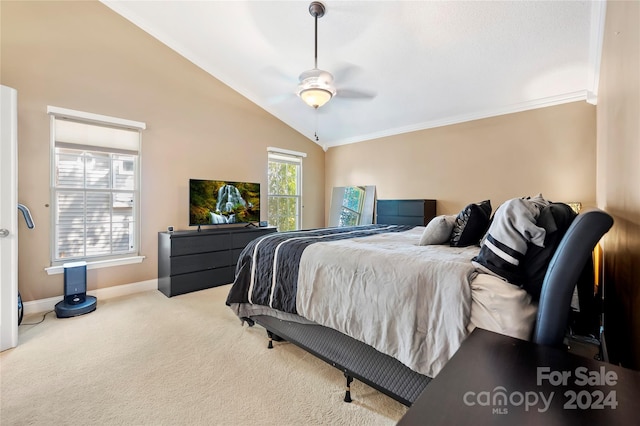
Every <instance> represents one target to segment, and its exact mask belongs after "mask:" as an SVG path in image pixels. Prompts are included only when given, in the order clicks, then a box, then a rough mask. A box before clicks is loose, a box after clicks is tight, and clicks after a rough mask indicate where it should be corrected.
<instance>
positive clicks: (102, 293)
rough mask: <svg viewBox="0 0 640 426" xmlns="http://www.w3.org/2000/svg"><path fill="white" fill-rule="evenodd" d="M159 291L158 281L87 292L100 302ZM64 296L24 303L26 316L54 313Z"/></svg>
mask: <svg viewBox="0 0 640 426" xmlns="http://www.w3.org/2000/svg"><path fill="white" fill-rule="evenodd" d="M157 289H158V280H157V279H153V280H147V281H140V282H137V283H131V284H123V285H116V286H113V287H106V288H99V289H97V290H90V291H88V292H87V294H88V295H91V296H95V297H96V298H97V299H98V300H100V299H111V298H113V297H120V296H126V295H128V294H134V293H140V292H142V291H148V290H157ZM62 299H63V296H62V295H60V296H58V297H49V298H47V299H39V300H32V301H30V302H24V303H23V307H24V314H25V315H31V314H37V313H40V312H49V311H52V310H53V309H54V308H55V306H56V303H58V302H59V301H61V300H62Z"/></svg>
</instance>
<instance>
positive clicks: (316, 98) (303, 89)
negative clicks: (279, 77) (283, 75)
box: [296, 1, 375, 109]
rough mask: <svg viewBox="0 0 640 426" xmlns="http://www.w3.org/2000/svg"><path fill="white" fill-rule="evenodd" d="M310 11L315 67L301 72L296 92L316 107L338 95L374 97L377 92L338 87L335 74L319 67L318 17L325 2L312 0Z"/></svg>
mask: <svg viewBox="0 0 640 426" xmlns="http://www.w3.org/2000/svg"><path fill="white" fill-rule="evenodd" d="M309 13H310V14H311V16H313V18H314V21H315V46H314V48H315V49H314V67H313V68H312V69H310V70H307V71H304V72H303V73H302V74H300V77H299V84H298V88H297V90H296V94H297V95H298V96H299V97H300V99H302V100H303V101H304V102H305V103H306V104H307V105H309V106H310V107H313V108H315V109H318V108H319V107H321V106H323V105H325V104H326V103H327V102H329V101H330V100H331V99H332V98H333V97H334V96H336V95H337V96H338V97H343V98H351V99H372V98H374V97H375V94H372V93H365V92H358V91H355V90H346V89H336V87H335V85H334V84H333V81H334V78H333V75H332V74H331V73H330V72H329V71H325V70H321V69H319V68H318V18H322V17H323V16H324V14H325V6H324V4H322V3H320V2H319V1H313V2H311V4H310V5H309Z"/></svg>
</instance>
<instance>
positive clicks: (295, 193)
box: [267, 148, 307, 232]
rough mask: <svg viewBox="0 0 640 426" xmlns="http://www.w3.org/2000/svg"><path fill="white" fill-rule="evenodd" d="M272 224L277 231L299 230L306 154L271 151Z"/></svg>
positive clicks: (269, 191) (270, 212)
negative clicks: (303, 159) (303, 163)
mask: <svg viewBox="0 0 640 426" xmlns="http://www.w3.org/2000/svg"><path fill="white" fill-rule="evenodd" d="M268 154H269V170H268V185H267V187H268V200H267V202H268V206H269V217H268V219H269V224H270V225H274V226H277V227H278V231H281V232H282V231H293V230H296V229H300V226H301V217H300V216H301V210H302V158H304V157H306V156H307V154H305V153H301V152H294V151H289V150H283V149H278V148H268Z"/></svg>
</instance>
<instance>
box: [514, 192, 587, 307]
mask: <svg viewBox="0 0 640 426" xmlns="http://www.w3.org/2000/svg"><path fill="white" fill-rule="evenodd" d="M575 217H576V213H575V212H574V211H573V210H572V209H571V207H569V206H568V205H567V204H564V203H553V202H551V203H549V205H548V206H547V207H545V208H543V209H542V211H541V212H540V216H539V217H538V220H537V222H536V225H538V226H540V227H542V228H544V229H545V230H546V236H545V239H544V247H538V246H536V245H534V244H529V246H528V248H527V253H526V254H525V256H524V259H522V262H521V271H520V282H516V283H514V284H518V285H520V286H521V287H522V288H524V289H525V290H527V292H528V293H529V294H530V295H531V297H532V299H533V300H534V301H537V300H538V299H539V298H540V290H541V289H542V282H543V281H544V277H545V275H546V273H547V267H548V266H549V262H550V261H551V257H552V256H553V254H554V253H555V251H556V248H557V247H558V245H559V244H560V240H562V237H564V234H565V233H566V232H567V229H569V225H571V222H573V219H575Z"/></svg>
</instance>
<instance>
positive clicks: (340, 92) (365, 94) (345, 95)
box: [336, 88, 378, 100]
mask: <svg viewBox="0 0 640 426" xmlns="http://www.w3.org/2000/svg"><path fill="white" fill-rule="evenodd" d="M336 91H337V93H336V97H338V98H340V99H354V100H371V99H373V98H375V97H376V96H377V95H378V94H377V93H375V92H371V91H363V90H352V89H340V88H338V89H336Z"/></svg>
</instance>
